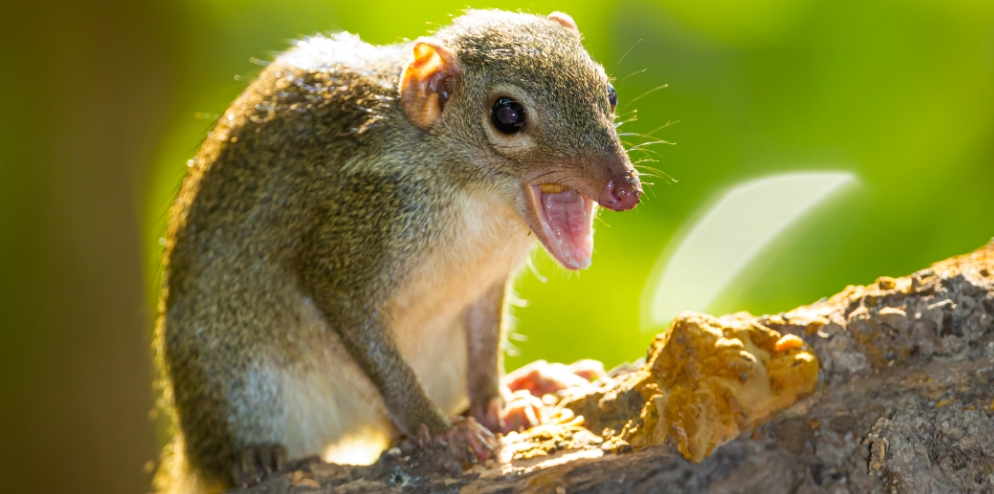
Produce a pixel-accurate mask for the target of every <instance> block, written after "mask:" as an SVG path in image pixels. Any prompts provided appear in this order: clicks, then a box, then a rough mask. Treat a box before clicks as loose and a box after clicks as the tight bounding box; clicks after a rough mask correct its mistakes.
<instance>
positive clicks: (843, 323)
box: [233, 242, 994, 494]
mask: <svg viewBox="0 0 994 494" xmlns="http://www.w3.org/2000/svg"><path fill="white" fill-rule="evenodd" d="M702 321H703V323H702ZM681 324H697V325H701V324H705V325H707V326H708V327H709V328H711V329H710V331H712V332H714V331H716V330H715V329H714V328H717V330H724V331H725V332H726V334H727V333H728V332H729V331H732V330H733V329H735V328H742V327H751V328H755V329H756V330H760V331H763V332H765V333H769V334H773V335H774V336H778V335H779V336H783V337H787V335H794V336H797V337H800V338H801V339H803V340H804V343H805V345H804V349H805V350H813V351H814V352H815V353H816V354H817V356H818V359H819V361H820V365H821V367H820V370H819V371H818V376H817V386H816V388H815V390H814V392H813V393H810V392H809V391H806V392H804V393H800V394H799V396H804V395H807V396H806V397H803V398H801V399H800V400H799V401H797V402H795V403H793V404H792V405H791V406H789V408H787V409H786V410H783V411H782V412H780V413H779V414H775V415H774V414H773V413H772V412H771V413H769V414H767V415H763V416H762V417H760V416H758V415H754V416H748V417H747V416H744V415H743V414H742V413H740V412H737V414H732V415H730V416H734V417H733V419H732V420H731V421H730V422H729V424H731V426H733V427H737V429H736V430H741V431H742V432H743V433H742V434H739V435H737V436H731V437H727V438H725V437H720V438H718V439H717V440H715V441H712V442H710V443H707V444H704V446H706V450H707V451H709V452H710V456H707V457H705V458H703V460H702V461H700V462H699V463H695V462H693V461H690V460H688V459H686V458H685V456H687V457H691V458H693V457H694V455H692V454H688V451H687V448H686V444H687V442H686V441H684V442H683V443H681V437H680V434H679V433H680V432H681V431H682V429H679V428H674V426H672V425H670V426H668V427H670V428H669V429H665V428H659V429H658V431H657V432H655V433H654V432H653V431H652V430H651V429H650V427H657V426H659V424H664V425H665V424H666V422H665V420H663V419H660V416H662V415H660V416H653V413H654V412H653V410H656V408H653V407H651V406H646V404H647V403H650V404H651V403H652V401H653V400H656V401H657V402H658V401H659V398H658V397H655V396H659V393H660V391H659V390H658V389H655V388H653V389H655V391H654V392H655V393H657V395H652V394H651V393H648V394H647V392H646V388H645V383H646V381H645V379H636V378H634V377H633V376H635V375H636V374H637V373H639V372H647V371H646V369H647V368H648V366H647V365H643V364H635V365H632V366H629V367H628V368H625V369H619V370H617V371H615V372H613V373H612V378H611V379H606V380H604V381H603V382H600V383H599V387H597V389H594V390H589V389H588V390H586V391H584V392H582V393H573V394H569V393H567V396H565V397H564V398H563V399H562V400H561V402H560V403H559V407H560V412H559V413H558V414H552V416H553V418H552V419H550V421H549V423H547V424H543V425H541V426H539V427H536V428H535V429H532V430H530V431H526V432H524V433H521V434H511V435H509V436H507V437H505V438H503V447H502V451H501V455H500V459H499V460H498V461H492V462H490V463H489V464H487V465H477V466H475V467H473V468H471V469H469V470H467V471H465V472H464V471H462V469H461V467H460V465H458V463H455V461H454V460H453V459H452V457H451V455H450V454H449V453H448V452H447V451H441V450H435V451H420V452H415V453H413V454H411V455H405V454H403V453H399V452H397V451H394V452H393V453H394V454H391V453H389V452H388V453H387V454H384V456H383V457H382V458H381V459H380V461H379V462H378V463H377V464H375V465H372V466H368V467H351V466H342V465H331V464H326V463H323V462H321V461H319V460H317V459H313V460H306V461H302V462H299V463H298V464H296V465H294V466H293V467H292V468H291V469H289V470H288V471H287V472H285V473H282V474H280V475H277V476H274V477H272V478H269V479H267V480H266V481H265V482H263V483H262V484H260V485H258V486H255V487H252V488H249V489H242V490H236V491H233V492H240V493H244V494H248V493H252V494H263V493H266V494H276V493H279V494H282V493H297V492H299V493H304V492H315V493H317V492H336V493H337V492H463V493H490V492H493V493H497V492H499V493H508V492H550V493H559V492H608V493H611V492H618V493H622V492H625V493H628V492H632V493H640V492H763V493H780V492H783V493H808V492H812V493H813V492H832V493H835V492H984V493H994V242H992V243H991V244H988V245H987V246H986V247H984V248H981V249H979V250H977V251H976V252H974V253H971V254H967V255H965V256H960V257H955V258H952V259H948V260H946V261H942V262H939V263H936V264H935V265H933V266H932V267H931V268H929V269H925V270H922V271H919V272H917V273H914V274H913V275H911V276H907V277H903V278H897V279H894V278H887V277H884V278H880V279H878V280H877V282H876V283H874V284H871V285H868V286H865V287H862V286H851V287H848V288H846V289H845V290H843V291H842V292H841V293H839V294H837V295H835V296H833V297H831V298H829V299H826V300H821V301H819V302H816V303H814V304H812V305H809V306H805V307H800V308H797V309H795V310H792V311H790V312H786V313H782V314H777V315H767V316H761V317H753V316H750V315H748V314H734V315H731V316H725V317H722V318H713V317H710V316H704V315H699V314H689V313H688V314H684V315H683V316H681V317H680V318H679V319H678V320H677V321H676V322H675V323H674V326H673V327H671V328H670V332H671V333H672V332H674V328H676V327H679V326H680V325H681ZM765 333H764V334H765ZM717 334H720V331H719V333H717ZM791 338H792V337H787V338H786V340H783V341H787V343H784V344H780V345H779V346H778V350H777V351H780V350H779V347H780V346H785V345H786V346H787V347H790V348H791V349H790V350H786V351H798V350H797V345H791V344H790V341H789V340H790V339H791ZM659 341H660V338H657V343H658V342H659ZM748 345H749V344H748V343H747V345H746V346H748ZM657 346H659V345H657V344H656V343H654V348H656V347H657ZM771 348H772V347H771ZM650 351H655V350H653V349H650ZM771 351H772V350H771ZM653 355H654V354H653V353H650V355H649V359H648V360H649V362H650V363H651V362H652V361H653V360H654V359H653ZM656 360H658V359H656ZM771 375H772V371H771ZM749 379H751V378H749ZM772 379H773V378H772V377H771V380H772ZM746 381H747V377H746V376H745V375H743V377H742V382H743V383H745V382H746ZM640 383H641V384H640ZM653 385H655V384H653ZM639 386H642V387H641V388H640V387H639ZM774 387H775V386H774ZM718 394H721V393H718ZM662 395H666V392H665V390H664V391H663V392H662ZM733 395H734V393H733V394H732V395H728V396H723V397H722V396H719V398H720V400H725V401H723V402H722V403H725V402H728V403H731V405H729V406H730V407H731V408H730V409H732V410H740V409H741V408H742V407H740V406H739V404H738V401H737V400H738V398H736V396H737V395H734V396H733ZM720 400H719V401H720ZM723 406H724V407H725V408H728V406H725V405H721V406H718V409H725V408H722V407H723ZM774 408H776V409H779V408H782V407H774ZM660 410H662V408H660ZM774 411H775V410H774ZM764 413H765V412H764ZM575 414H579V415H582V416H583V419H580V418H579V416H574V415H575ZM759 418H761V419H762V420H759ZM757 420H758V421H759V423H757ZM584 426H586V427H590V429H593V430H592V431H591V430H588V429H587V428H586V427H584ZM726 429H727V427H726ZM632 431H636V432H632ZM638 431H643V432H642V435H639V433H638ZM646 431H648V432H646ZM708 437H711V436H708ZM715 437H718V436H715ZM646 438H649V439H646ZM650 439H651V440H650ZM724 441H727V442H724ZM723 442H724V443H723ZM722 443H723V444H722ZM681 444H683V447H681ZM697 456H700V455H697Z"/></svg>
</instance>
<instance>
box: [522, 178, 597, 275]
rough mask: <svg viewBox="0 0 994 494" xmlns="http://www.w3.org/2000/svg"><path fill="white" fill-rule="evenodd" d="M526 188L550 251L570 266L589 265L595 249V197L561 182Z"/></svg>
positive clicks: (565, 265) (575, 267) (579, 267)
mask: <svg viewBox="0 0 994 494" xmlns="http://www.w3.org/2000/svg"><path fill="white" fill-rule="evenodd" d="M527 190H528V195H529V199H530V200H531V206H532V208H533V210H534V211H535V215H536V216H537V219H538V223H539V225H541V228H542V233H543V234H544V235H539V239H540V240H542V243H543V244H545V248H546V249H548V251H549V253H551V254H552V255H553V257H555V258H556V260H558V261H559V263H560V264H562V265H563V266H564V267H565V268H567V269H583V268H585V267H587V266H589V265H590V256H591V255H592V254H593V250H594V201H592V200H590V199H588V198H587V197H586V196H584V195H583V194H581V193H580V192H579V191H577V190H576V189H573V188H570V187H567V186H565V185H560V184H532V185H528V186H527ZM543 237H544V238H543Z"/></svg>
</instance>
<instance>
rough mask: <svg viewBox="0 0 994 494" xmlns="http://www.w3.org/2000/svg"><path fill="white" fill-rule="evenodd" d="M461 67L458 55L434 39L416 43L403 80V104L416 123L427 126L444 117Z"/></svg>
mask: <svg viewBox="0 0 994 494" xmlns="http://www.w3.org/2000/svg"><path fill="white" fill-rule="evenodd" d="M458 76H459V69H458V67H457V65H456V59H455V57H454V56H453V55H452V54H451V53H450V52H449V51H448V50H446V49H445V48H444V47H442V46H441V45H440V44H438V43H436V42H435V41H434V40H431V39H423V40H419V41H417V42H416V43H415V44H414V60H413V61H411V63H410V64H408V65H407V68H406V69H404V75H403V76H402V77H401V80H400V103H401V105H402V106H403V108H404V113H406V114H407V118H409V119H410V120H411V122H412V123H414V125H416V126H418V127H420V128H422V129H427V128H429V127H431V126H432V125H433V124H434V123H435V122H436V121H438V119H439V118H440V117H441V116H442V109H443V108H444V107H445V103H446V101H447V100H448V99H449V95H450V94H451V93H452V91H453V90H454V89H455V84H456V79H457V78H458Z"/></svg>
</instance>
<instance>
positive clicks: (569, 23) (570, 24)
mask: <svg viewBox="0 0 994 494" xmlns="http://www.w3.org/2000/svg"><path fill="white" fill-rule="evenodd" d="M548 17H549V20H550V21H555V22H558V23H559V24H562V26H563V27H565V28H566V29H570V30H573V31H576V34H580V29H579V28H577V27H576V21H574V20H573V17H571V16H570V15H569V14H567V13H565V12H553V13H551V14H549V15H548Z"/></svg>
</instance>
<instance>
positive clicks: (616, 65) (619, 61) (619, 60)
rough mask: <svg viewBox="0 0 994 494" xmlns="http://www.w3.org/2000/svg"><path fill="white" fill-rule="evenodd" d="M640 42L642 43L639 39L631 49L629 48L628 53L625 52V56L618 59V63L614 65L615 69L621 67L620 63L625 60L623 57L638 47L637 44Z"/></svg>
mask: <svg viewBox="0 0 994 494" xmlns="http://www.w3.org/2000/svg"><path fill="white" fill-rule="evenodd" d="M641 42H642V40H641V39H639V40H638V41H636V42H635V44H633V45H632V47H631V48H629V49H628V51H626V52H625V54H624V55H622V56H621V58H619V59H618V63H616V64H614V66H615V67H616V68H617V67H618V66H619V65H621V62H622V61H624V60H625V57H627V56H628V54H629V53H631V52H632V50H634V49H635V47H636V46H638V45H639V43H641ZM626 79H627V77H626Z"/></svg>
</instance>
